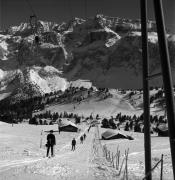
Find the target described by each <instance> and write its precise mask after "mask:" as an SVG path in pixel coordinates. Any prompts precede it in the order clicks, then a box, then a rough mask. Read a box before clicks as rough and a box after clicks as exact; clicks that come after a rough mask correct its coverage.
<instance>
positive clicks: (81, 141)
mask: <svg viewBox="0 0 175 180" xmlns="http://www.w3.org/2000/svg"><path fill="white" fill-rule="evenodd" d="M80 143H81V144H83V136H81V137H80Z"/></svg>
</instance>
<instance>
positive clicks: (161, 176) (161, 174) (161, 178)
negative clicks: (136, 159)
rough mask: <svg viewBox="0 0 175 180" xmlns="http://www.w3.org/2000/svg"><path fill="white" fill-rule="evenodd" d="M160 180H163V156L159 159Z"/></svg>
mask: <svg viewBox="0 0 175 180" xmlns="http://www.w3.org/2000/svg"><path fill="white" fill-rule="evenodd" d="M160 180H163V154H162V157H161V172H160Z"/></svg>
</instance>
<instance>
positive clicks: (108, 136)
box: [101, 130, 128, 140]
mask: <svg viewBox="0 0 175 180" xmlns="http://www.w3.org/2000/svg"><path fill="white" fill-rule="evenodd" d="M101 136H102V139H104V140H111V139H128V137H127V136H126V135H124V134H122V133H118V132H115V131H112V130H107V131H105V132H104V133H102V134H101Z"/></svg>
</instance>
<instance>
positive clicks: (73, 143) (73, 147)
mask: <svg viewBox="0 0 175 180" xmlns="http://www.w3.org/2000/svg"><path fill="white" fill-rule="evenodd" d="M75 145H76V140H75V138H73V140H72V151H75Z"/></svg>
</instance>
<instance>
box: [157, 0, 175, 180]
mask: <svg viewBox="0 0 175 180" xmlns="http://www.w3.org/2000/svg"><path fill="white" fill-rule="evenodd" d="M154 11H155V18H156V24H157V33H158V42H159V51H160V59H161V66H162V75H163V83H164V90H165V98H166V108H167V119H168V131H169V140H170V148H171V158H172V166H173V175H174V179H175V109H174V92H173V81H172V74H171V66H170V59H169V52H168V45H167V39H166V31H165V22H164V16H163V6H162V1H161V0H154Z"/></svg>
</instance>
